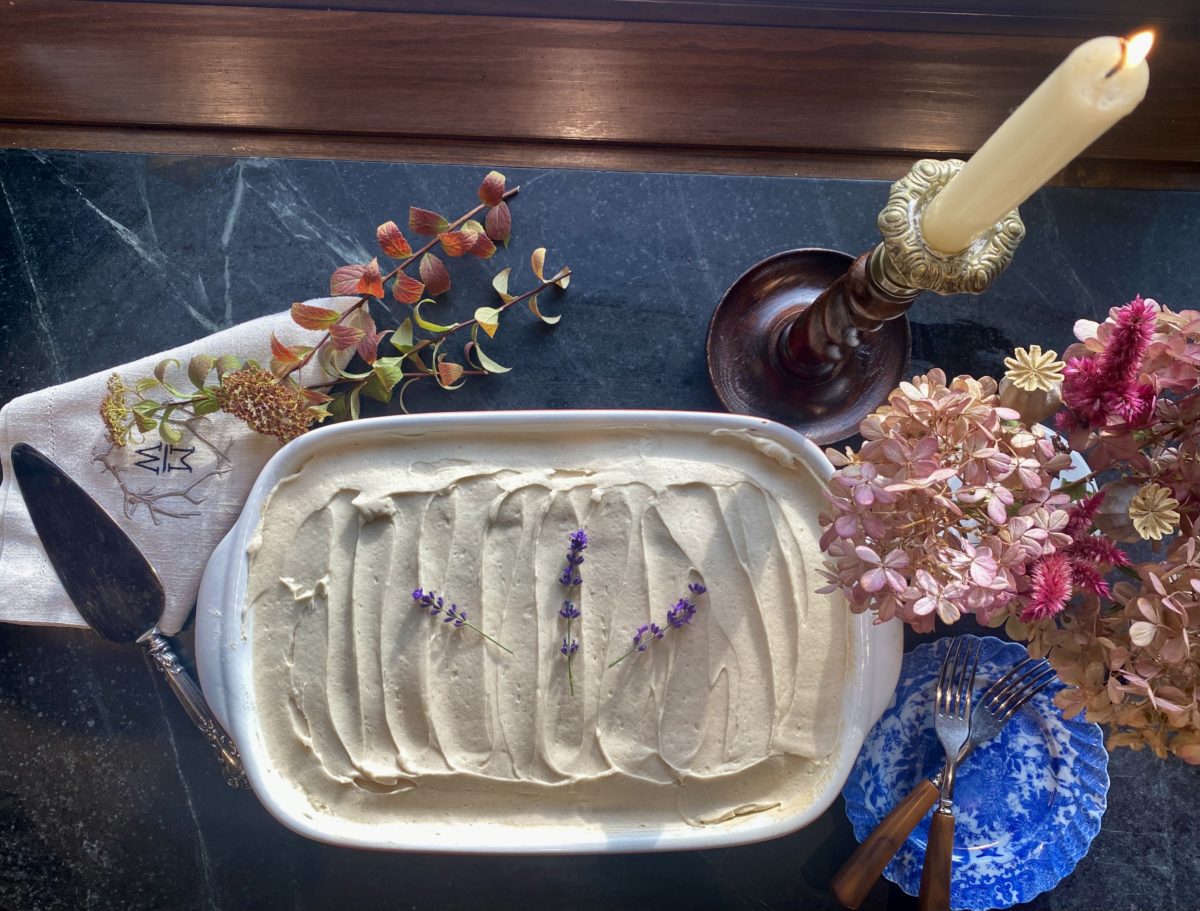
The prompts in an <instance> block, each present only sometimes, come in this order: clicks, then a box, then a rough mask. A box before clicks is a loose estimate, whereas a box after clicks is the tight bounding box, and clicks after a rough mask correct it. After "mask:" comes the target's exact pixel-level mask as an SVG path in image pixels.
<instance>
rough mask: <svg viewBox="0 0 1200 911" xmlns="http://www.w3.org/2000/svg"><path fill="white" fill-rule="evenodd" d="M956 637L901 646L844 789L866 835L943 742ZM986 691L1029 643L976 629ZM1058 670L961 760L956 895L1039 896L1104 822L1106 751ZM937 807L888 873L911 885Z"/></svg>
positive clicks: (937, 755)
mask: <svg viewBox="0 0 1200 911" xmlns="http://www.w3.org/2000/svg"><path fill="white" fill-rule="evenodd" d="M950 641H951V640H950V639H939V640H937V641H935V642H929V643H926V644H924V645H919V646H917V647H916V648H915V649H913V650H912V651H911V652H909V653H908V654H907V655H905V656H904V662H903V664H902V665H901V668H900V682H899V683H898V684H897V686H896V695H895V698H894V699H893V700H892V703H891V705H889V706H888V708H887V710H886V711H885V712H884V713H883V717H881V718H880V719H879V722H878V723H877V724H876V725H875V727H874V728H873V729H872V730H871V733H870V734H868V735H867V741H866V743H865V744H863V748H862V752H861V753H859V755H858V760H857V762H855V764H854V769H853V770H852V771H851V773H850V778H849V780H848V781H847V783H846V787H845V789H844V790H843V791H842V794H843V796H844V797H845V798H846V815H847V816H849V817H850V822H851V824H852V825H853V826H854V835H855V837H856V838H857V839H858V840H859V841H860V842H861V841H862V840H863V839H864V838H866V836H867V835H868V834H870V832H871V831H872V830H874V828H875V827H876V826H877V825H878V824H879V822H880V821H881V820H882V819H883V818H884V817H885V816H886V815H887V814H888V812H889V811H890V810H891V809H892V807H894V806H895V805H896V804H897V803H899V801H900V800H901V799H902V798H903V797H904V796H905V795H906V794H908V793H909V792H910V791H911V790H912V789H913V787H915V786H916V784H917V782H919V781H920V780H921V778H924V777H931V776H932V775H933V774H934V773H935V772H936V771H937V770H938V769H940V768H941V766H942V762H943V761H944V758H945V754H944V753H943V751H942V748H941V746H940V745H939V744H938V741H937V736H936V735H935V734H934V732H933V718H932V714H931V711H930V708H931V704H932V701H933V690H934V686H935V683H936V679H937V675H938V669H939V668H940V666H941V662H942V656H943V655H944V654H945V653H946V649H947V647H948V646H949V644H950ZM980 645H981V649H980V656H979V670H978V673H977V675H976V685H975V692H976V694H977V695H978V694H979V693H981V692H983V690H984V689H985V688H986V687H987V686H988V685H989V684H990V683H992V681H994V680H996V679H997V678H999V677H1000V676H1002V675H1003V674H1004V673H1005V672H1006V671H1007V670H1008V669H1009V668H1010V667H1012V666H1013V665H1014V664H1016V663H1017V662H1018V661H1020V660H1022V659H1023V658H1025V657H1026V651H1025V648H1024V646H1022V645H1017V644H1015V643H1012V642H1003V641H1001V640H1000V639H996V638H993V637H990V636H989V637H984V638H981V639H980ZM1062 688H1063V684H1062V683H1061V682H1059V681H1058V680H1055V681H1054V682H1053V683H1051V684H1050V686H1048V687H1047V688H1046V689H1045V690H1043V691H1042V692H1041V693H1039V694H1038V695H1037V696H1035V697H1034V698H1033V699H1032V700H1030V701H1029V702H1028V703H1026V705H1025V707H1024V708H1022V709H1021V710H1020V711H1019V712H1018V713H1017V714H1016V716H1014V717H1013V719H1012V721H1010V722H1009V724H1008V725H1007V726H1006V727H1005V728H1004V730H1003V731H1001V732H1000V734H998V735H997V736H996V737H995V739H993V740H992V741H991V742H990V743H988V744H985V745H984V746H982V747H980V748H979V749H977V750H976V751H975V752H974V753H972V754H971V755H970V756H969V757H967V759H966V761H965V762H964V763H963V764H962V765H961V766H960V767H959V771H958V777H957V780H956V783H955V787H954V809H955V817H956V826H955V831H954V867H953V874H952V877H951V885H950V905H951V907H952V908H954V909H956V911H957V909H967V911H977V909H986V908H1007V907H1009V906H1011V905H1015V904H1017V903H1018V902H1025V901H1029V900H1030V899H1032V898H1033V897H1034V896H1035V895H1039V894H1040V893H1042V892H1045V891H1047V890H1048V889H1053V888H1054V887H1055V886H1056V885H1057V884H1058V883H1059V881H1060V880H1061V879H1062V878H1063V877H1065V876H1066V875H1067V874H1068V873H1070V872H1071V871H1072V870H1073V869H1075V865H1076V864H1077V863H1079V860H1080V858H1082V857H1083V856H1084V855H1085V854H1086V853H1087V850H1088V846H1089V845H1090V844H1091V842H1092V839H1093V838H1095V836H1096V833H1097V832H1099V831H1100V820H1101V818H1102V817H1103V816H1104V808H1105V805H1106V802H1107V796H1108V753H1107V752H1106V751H1105V749H1104V737H1103V734H1102V733H1101V730H1100V728H1099V726H1098V725H1095V724H1089V723H1087V722H1085V721H1082V720H1081V719H1079V718H1075V719H1071V720H1068V719H1065V718H1063V717H1062V713H1061V712H1060V711H1059V709H1058V708H1057V707H1056V706H1055V705H1054V694H1055V693H1056V692H1058V691H1059V690H1061V689H1062ZM928 838H929V815H926V817H925V819H924V820H922V822H921V824H920V825H919V826H918V827H917V828H916V829H915V830H914V831H913V833H912V835H910V836H909V838H908V841H907V842H905V843H904V845H903V846H902V847H901V848H900V851H899V852H898V853H897V854H896V856H895V858H894V859H893V860H892V862H891V863H890V864H889V865H888V867H887V869H885V870H884V871H883V875H884V876H886V877H887V878H888V879H890V880H891V881H892V882H894V883H896V885H898V886H899V887H900V888H901V889H903V890H904V891H905V892H907V893H908V894H910V895H916V894H917V891H918V890H919V888H920V886H921V866H922V864H923V863H924V860H925V845H926V842H927V840H928Z"/></svg>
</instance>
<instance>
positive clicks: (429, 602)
mask: <svg viewBox="0 0 1200 911" xmlns="http://www.w3.org/2000/svg"><path fill="white" fill-rule="evenodd" d="M412 597H413V604H414V606H419V607H421V608H422V609H424V610H426V611H428V612H429V616H431V617H437V616H439V615H441V616H442V622H443V623H449V624H451V625H452V626H453V627H454V628H455V629H462V628H463V627H464V626H465V627H466V628H467V629H470V630H474V631H475V632H477V633H479V635H481V636H483V638H484V639H486V640H487V641H488V642H490V643H492V645H495V646H497V647H498V648H502V649H504V650H505V651H506V652H508V653H509V654H510V655H511V654H512V653H513V652H512V649H510V648H508V647H507V646H505V645H502V644H501V643H499V642H497V641H496V640H495V639H493V638H492V637H491V636H489V635H488V634H487V633H485V632H484V631H483V630H481V629H480V628H479V627H478V626H476V625H475V624H474V623H472V622H471V621H470V620H468V619H467V612H466V611H465V610H464V609H463V608H461V607H459V606H458V605H457V604H451V605H450V606H449V607H446V599H445V598H443V597H442V596H441V595H439V594H438V593H437V592H435V591H433V590H432V589H430V590H429V591H425V589H423V588H417V589H414V590H413V593H412Z"/></svg>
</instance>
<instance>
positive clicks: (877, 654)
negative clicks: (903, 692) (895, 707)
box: [867, 617, 904, 730]
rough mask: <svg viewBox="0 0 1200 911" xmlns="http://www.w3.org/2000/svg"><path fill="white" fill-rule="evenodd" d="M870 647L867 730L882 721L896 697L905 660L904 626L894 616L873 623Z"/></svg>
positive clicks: (868, 659) (868, 656) (868, 658)
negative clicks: (882, 621) (882, 716)
mask: <svg viewBox="0 0 1200 911" xmlns="http://www.w3.org/2000/svg"><path fill="white" fill-rule="evenodd" d="M869 648H870V652H869V653H868V655H867V661H868V666H869V667H870V669H871V670H870V674H871V683H870V688H869V691H868V694H867V698H868V699H869V705H868V708H869V712H868V715H867V730H870V728H871V727H872V726H873V725H874V724H875V722H876V721H878V720H879V716H880V715H882V714H883V712H884V710H885V709H886V708H887V707H888V705H889V704H890V703H891V701H892V697H893V696H894V695H895V694H896V684H897V683H898V682H899V680H900V661H901V659H902V658H903V657H904V624H903V623H902V622H900V621H899V620H897V619H896V618H895V617H893V618H892V619H891V620H888V621H887V622H886V623H879V624H872V625H871V636H870V646H869Z"/></svg>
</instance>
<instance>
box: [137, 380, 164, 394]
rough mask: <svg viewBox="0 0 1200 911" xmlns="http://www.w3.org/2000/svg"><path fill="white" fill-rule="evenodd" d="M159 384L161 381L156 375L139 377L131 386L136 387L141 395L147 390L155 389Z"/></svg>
mask: <svg viewBox="0 0 1200 911" xmlns="http://www.w3.org/2000/svg"><path fill="white" fill-rule="evenodd" d="M160 385H161V383H159V382H158V379H157V378H156V377H153V376H144V377H142V378H141V379H139V380H138V381H137V382H136V383H134V384H133V388H134V389H136V390H137V391H138V392H140V393H142V394H143V395H145V394H146V393H147V392H150V391H151V390H152V389H157V388H158V387H159V386H160Z"/></svg>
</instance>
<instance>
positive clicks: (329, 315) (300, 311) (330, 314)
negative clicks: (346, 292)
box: [292, 302, 338, 329]
mask: <svg viewBox="0 0 1200 911" xmlns="http://www.w3.org/2000/svg"><path fill="white" fill-rule="evenodd" d="M337 318H338V312H337V311H336V310H330V309H329V308H328V307H318V306H316V305H315V304H305V303H300V302H297V303H294V304H292V322H294V323H295V324H296V325H297V326H302V327H304V328H305V329H324V328H326V327H327V326H330V325H332V324H333V323H335V322H337Z"/></svg>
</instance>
